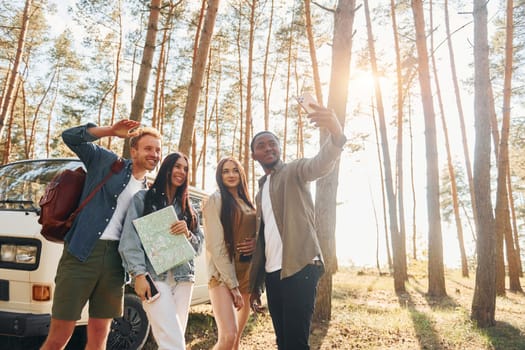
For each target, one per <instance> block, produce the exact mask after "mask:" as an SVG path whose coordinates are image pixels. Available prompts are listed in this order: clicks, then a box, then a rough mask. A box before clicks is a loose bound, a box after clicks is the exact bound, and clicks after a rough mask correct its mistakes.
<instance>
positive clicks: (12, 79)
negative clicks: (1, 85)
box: [0, 0, 33, 140]
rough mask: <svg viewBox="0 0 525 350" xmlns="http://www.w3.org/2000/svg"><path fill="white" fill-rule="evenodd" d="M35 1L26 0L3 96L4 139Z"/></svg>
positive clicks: (0, 120) (0, 114)
mask: <svg viewBox="0 0 525 350" xmlns="http://www.w3.org/2000/svg"><path fill="white" fill-rule="evenodd" d="M32 3H33V1H32V0H26V2H25V5H24V12H23V14H22V24H21V27H20V34H19V35H18V45H17V48H16V55H15V60H14V63H13V67H12V68H11V74H9V84H8V85H7V91H6V92H5V95H4V97H3V101H2V102H3V103H2V106H1V109H0V140H1V139H2V134H3V131H4V124H5V120H6V116H7V111H8V110H9V107H10V106H11V104H14V103H15V100H14V99H13V95H14V93H15V85H16V81H17V79H18V68H19V67H20V61H21V60H22V55H23V53H24V47H25V43H26V33H27V28H28V26H29V14H30V11H31V6H32Z"/></svg>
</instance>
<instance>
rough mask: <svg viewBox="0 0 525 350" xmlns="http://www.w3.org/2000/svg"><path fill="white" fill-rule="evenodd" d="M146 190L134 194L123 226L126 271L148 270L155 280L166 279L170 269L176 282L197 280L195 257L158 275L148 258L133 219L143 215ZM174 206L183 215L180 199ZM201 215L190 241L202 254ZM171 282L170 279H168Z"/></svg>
mask: <svg viewBox="0 0 525 350" xmlns="http://www.w3.org/2000/svg"><path fill="white" fill-rule="evenodd" d="M146 192H147V191H146V190H141V191H139V192H137V193H136V194H135V196H133V199H132V201H131V204H130V206H129V207H128V212H127V213H126V218H125V219H124V226H123V227H122V237H121V238H120V243H119V247H118V250H119V253H120V256H121V257H122V264H123V266H124V269H125V270H126V272H128V273H129V274H130V275H131V276H132V277H135V276H137V275H142V274H144V273H146V272H148V273H149V274H150V275H151V276H152V277H153V279H154V280H160V281H165V280H166V278H167V274H168V272H169V271H171V273H172V274H173V278H174V280H175V281H176V282H195V263H194V261H193V259H191V260H189V261H188V262H185V263H183V264H181V265H178V266H175V267H173V268H171V269H170V270H168V271H166V272H163V273H161V274H160V275H157V274H156V273H155V270H154V269H153V266H152V264H151V262H150V260H149V259H148V257H147V255H146V253H145V252H144V248H143V247H142V242H141V241H140V237H139V235H138V233H137V230H136V229H135V226H134V225H133V220H135V219H136V218H138V217H141V216H142V214H143V213H144V199H145V198H146ZM173 208H174V209H175V213H176V214H177V217H179V218H180V217H181V213H182V208H181V204H180V203H179V202H178V201H175V203H173ZM198 220H199V216H198V215H197V228H196V229H195V230H194V231H190V232H191V238H190V239H189V242H190V243H191V245H192V246H193V249H195V252H196V253H197V255H200V253H201V251H202V243H203V241H204V234H203V233H202V230H201V229H200V224H199V221H198ZM168 283H169V281H168Z"/></svg>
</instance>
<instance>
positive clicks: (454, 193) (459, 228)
mask: <svg viewBox="0 0 525 350" xmlns="http://www.w3.org/2000/svg"><path fill="white" fill-rule="evenodd" d="M432 9H433V7H432V2H430V28H434V12H433V11H432ZM430 52H434V31H432V32H431V33H430ZM431 57H432V70H433V73H434V82H435V84H436V96H437V99H438V106H439V114H440V116H441V126H442V129H443V137H444V141H445V150H446V152H447V169H448V175H449V177H450V192H451V193H450V195H451V197H452V208H453V211H454V220H455V222H456V234H457V237H458V244H459V253H460V257H461V275H462V276H463V277H468V275H469V273H468V262H467V253H466V251H465V240H464V238H463V225H462V223H461V215H460V213H459V200H458V188H457V184H456V173H455V171H454V165H453V162H452V152H451V151H450V141H449V136H448V126H447V120H446V118H445V108H444V106H443V99H442V95H441V88H440V85H439V75H438V66H437V63H436V58H435V57H436V56H435V55H432V56H431Z"/></svg>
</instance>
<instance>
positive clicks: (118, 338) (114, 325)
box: [106, 293, 150, 350]
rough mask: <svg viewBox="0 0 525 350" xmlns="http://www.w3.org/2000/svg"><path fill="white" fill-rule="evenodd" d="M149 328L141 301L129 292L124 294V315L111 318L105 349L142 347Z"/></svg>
mask: <svg viewBox="0 0 525 350" xmlns="http://www.w3.org/2000/svg"><path fill="white" fill-rule="evenodd" d="M149 330H150V324H149V320H148V317H147V316H146V312H145V311H144V309H143V308H142V301H141V300H140V298H139V297H138V296H136V295H135V294H131V293H126V294H125V295H124V315H123V316H122V317H119V318H115V319H113V322H111V331H110V333H109V337H108V342H107V344H106V349H107V350H117V349H118V350H124V349H126V350H136V349H140V348H142V346H143V345H144V343H146V340H147V339H148V334H149Z"/></svg>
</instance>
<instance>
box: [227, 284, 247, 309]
mask: <svg viewBox="0 0 525 350" xmlns="http://www.w3.org/2000/svg"><path fill="white" fill-rule="evenodd" d="M230 293H231V294H232V299H233V306H235V308H236V309H237V310H240V309H242V307H243V306H244V300H243V299H242V295H241V292H240V291H239V288H237V287H235V288H233V289H230Z"/></svg>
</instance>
